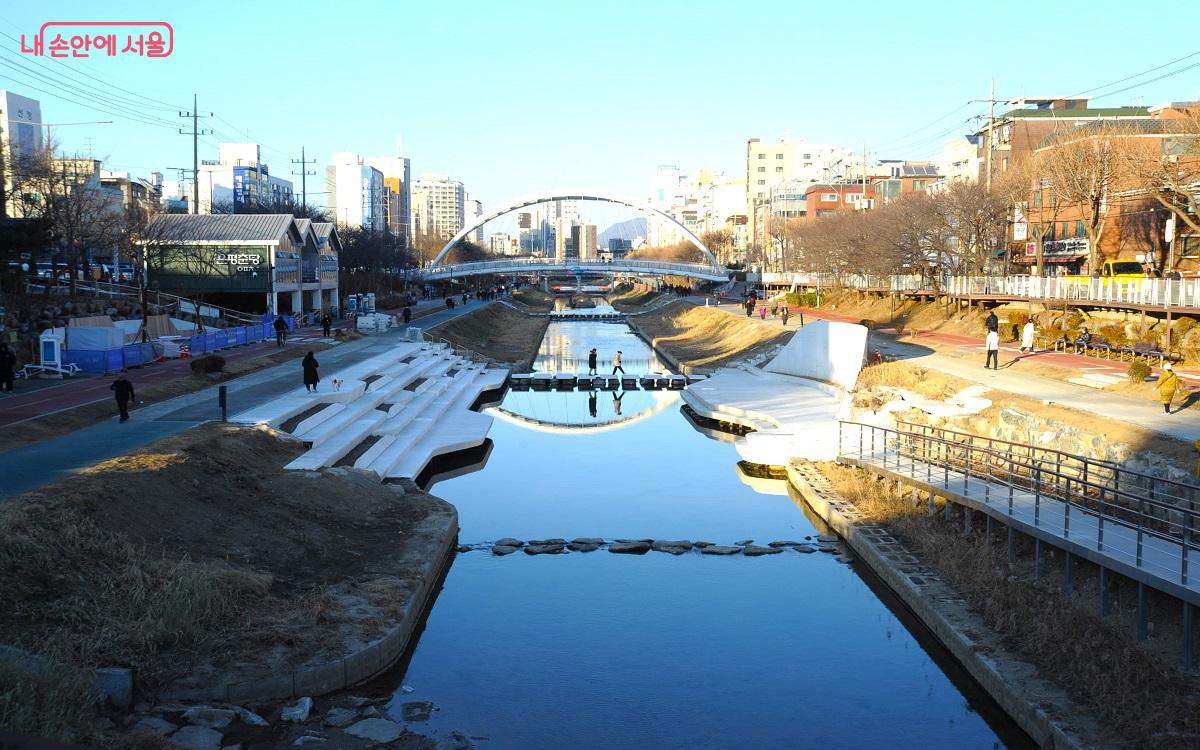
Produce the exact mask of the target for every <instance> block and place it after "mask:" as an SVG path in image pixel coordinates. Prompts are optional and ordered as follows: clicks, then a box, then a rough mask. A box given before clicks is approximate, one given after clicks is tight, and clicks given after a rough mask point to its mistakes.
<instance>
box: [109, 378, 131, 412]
mask: <svg viewBox="0 0 1200 750" xmlns="http://www.w3.org/2000/svg"><path fill="white" fill-rule="evenodd" d="M108 388H109V390H111V391H112V392H113V397H114V398H116V399H117V411H119V412H120V413H121V421H122V422H128V421H129V402H130V401H132V400H133V399H134V398H135V397H134V395H133V383H131V382H129V379H128V378H126V377H125V376H124V375H122V376H121V377H119V378H117V379H116V380H115V381H113V384H112V385H110V386H109V387H108Z"/></svg>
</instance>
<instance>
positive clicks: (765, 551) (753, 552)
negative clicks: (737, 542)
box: [742, 544, 783, 557]
mask: <svg viewBox="0 0 1200 750" xmlns="http://www.w3.org/2000/svg"><path fill="white" fill-rule="evenodd" d="M780 552H783V548H782V547H759V546H758V545H757V544H751V545H749V546H747V547H744V548H743V549H742V554H743V555H745V556H746V557H762V556H763V555H778V554H779V553H780Z"/></svg>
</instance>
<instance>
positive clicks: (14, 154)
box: [0, 89, 42, 217]
mask: <svg viewBox="0 0 1200 750" xmlns="http://www.w3.org/2000/svg"><path fill="white" fill-rule="evenodd" d="M41 148H42V105H41V104H40V103H39V102H38V100H37V99H30V98H29V97H27V96H21V95H20V94H14V93H13V92H11V91H5V90H3V89H0V157H2V159H0V169H2V170H3V175H2V178H0V179H2V180H3V184H4V195H6V196H9V197H10V198H11V197H12V191H11V188H12V186H13V173H12V171H11V170H12V165H13V164H14V163H15V162H17V161H19V160H21V159H28V158H30V157H32V156H33V155H34V154H36V153H37V152H38V151H40V150H41ZM15 212H19V209H18V208H17V204H15V203H12V202H11V201H10V202H8V203H7V205H0V217H4V216H11V215H13V214H14V213H15Z"/></svg>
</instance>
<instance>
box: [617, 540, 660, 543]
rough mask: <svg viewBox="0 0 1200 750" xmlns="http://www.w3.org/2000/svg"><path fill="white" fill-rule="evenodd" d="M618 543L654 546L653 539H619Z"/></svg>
mask: <svg viewBox="0 0 1200 750" xmlns="http://www.w3.org/2000/svg"><path fill="white" fill-rule="evenodd" d="M617 542H618V543H620V544H641V543H645V544H654V540H653V539H618V540H617Z"/></svg>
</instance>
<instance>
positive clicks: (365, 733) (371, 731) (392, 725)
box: [346, 719, 404, 743]
mask: <svg viewBox="0 0 1200 750" xmlns="http://www.w3.org/2000/svg"><path fill="white" fill-rule="evenodd" d="M403 732H404V730H403V729H401V728H400V725H399V724H397V723H396V722H394V721H389V720H387V719H363V720H362V721H360V722H358V723H357V724H354V725H351V726H350V727H348V728H347V729H346V734H349V735H352V736H354V737H361V738H362V739H364V740H370V741H372V742H378V743H386V742H395V741H396V740H397V739H399V737H400V735H401V734H403Z"/></svg>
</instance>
